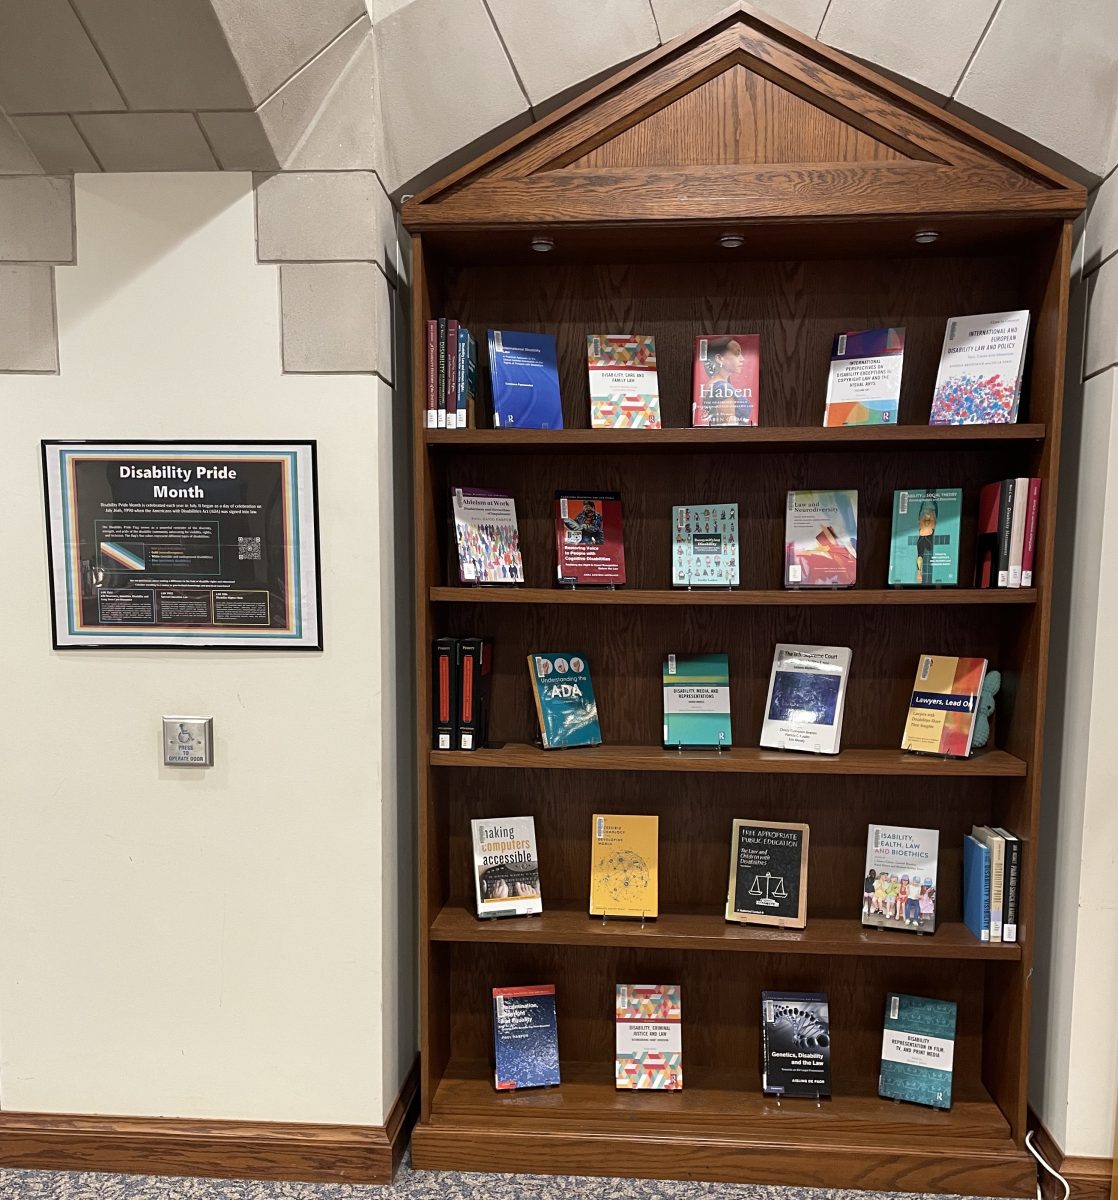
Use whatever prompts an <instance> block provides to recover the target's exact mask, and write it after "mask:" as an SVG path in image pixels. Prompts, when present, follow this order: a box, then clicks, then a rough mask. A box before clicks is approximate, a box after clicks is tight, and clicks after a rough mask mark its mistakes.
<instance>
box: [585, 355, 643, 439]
mask: <svg viewBox="0 0 1118 1200" xmlns="http://www.w3.org/2000/svg"><path fill="white" fill-rule="evenodd" d="M586 362H587V367H588V370H589V373H590V428H591V429H659V428H660V385H659V382H658V381H657V378H656V339H655V338H654V337H651V336H649V335H647V334H636V333H588V334H587V335H586Z"/></svg>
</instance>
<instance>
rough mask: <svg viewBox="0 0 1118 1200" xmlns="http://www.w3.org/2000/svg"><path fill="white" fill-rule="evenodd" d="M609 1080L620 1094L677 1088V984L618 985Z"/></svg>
mask: <svg viewBox="0 0 1118 1200" xmlns="http://www.w3.org/2000/svg"><path fill="white" fill-rule="evenodd" d="M615 1015H616V1018H617V1057H616V1060H615V1063H614V1080H615V1082H616V1085H617V1087H618V1088H619V1089H621V1090H623V1091H630V1092H634V1091H639V1092H645V1091H649V1092H678V1091H679V1090H680V1089H681V1088H682V1087H683V1021H682V1017H683V1010H682V1007H681V1004H680V987H679V984H678V983H619V984H618V985H617V993H616V1004H615Z"/></svg>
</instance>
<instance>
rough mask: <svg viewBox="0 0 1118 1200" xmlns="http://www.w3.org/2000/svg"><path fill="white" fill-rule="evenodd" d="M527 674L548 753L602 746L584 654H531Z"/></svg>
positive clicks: (592, 689)
mask: <svg viewBox="0 0 1118 1200" xmlns="http://www.w3.org/2000/svg"><path fill="white" fill-rule="evenodd" d="M528 673H529V675H531V677H532V694H533V695H534V697H535V701H536V717H537V719H538V721H539V729H540V742H541V743H542V745H543V748H544V749H545V750H559V749H563V748H565V747H571V746H598V745H600V744H601V741H602V731H601V729H600V728H599V725H598V705H597V702H596V701H595V699H594V686H593V684H592V683H591V682H590V667H589V666H588V665H587V662H586V659H585V657H584V656H583V655H581V654H529V655H528Z"/></svg>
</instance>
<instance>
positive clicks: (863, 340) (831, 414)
mask: <svg viewBox="0 0 1118 1200" xmlns="http://www.w3.org/2000/svg"><path fill="white" fill-rule="evenodd" d="M903 369H904V330H903V329H897V328H887V329H861V330H855V331H853V332H849V333H840V334H836V336H835V342H834V346H833V348H832V350H831V371H830V374H829V375H828V376H827V403H826V408H825V409H824V413H823V424H824V426H835V425H896V423H897V409H898V408H899V406H900V401H901V372H902V370H903Z"/></svg>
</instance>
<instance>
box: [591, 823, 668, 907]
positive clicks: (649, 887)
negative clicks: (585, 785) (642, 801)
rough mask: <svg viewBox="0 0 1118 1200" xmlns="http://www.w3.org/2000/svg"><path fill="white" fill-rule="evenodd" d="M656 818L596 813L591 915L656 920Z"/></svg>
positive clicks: (658, 847)
mask: <svg viewBox="0 0 1118 1200" xmlns="http://www.w3.org/2000/svg"><path fill="white" fill-rule="evenodd" d="M659 838H660V818H659V817H655V816H642V815H634V814H631V813H613V814H611V813H595V814H594V816H593V820H592V824H591V830H590V840H591V846H590V915H591V916H592V917H639V918H641V919H642V920H643V919H644V918H651V917H655V916H656V914H657V912H658V910H659V894H660V892H659V862H658V860H659V853H660V844H659Z"/></svg>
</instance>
